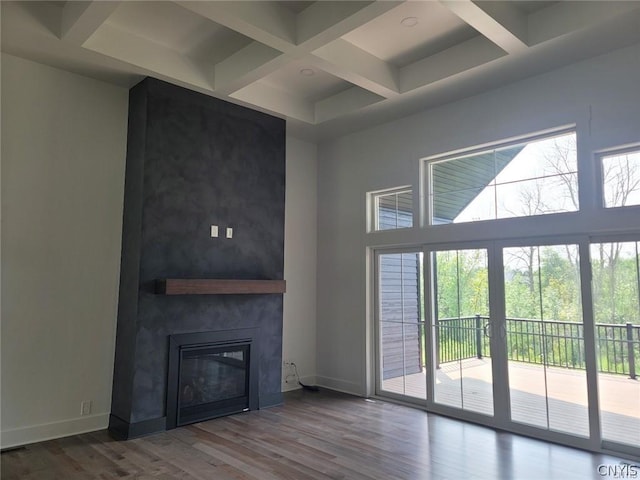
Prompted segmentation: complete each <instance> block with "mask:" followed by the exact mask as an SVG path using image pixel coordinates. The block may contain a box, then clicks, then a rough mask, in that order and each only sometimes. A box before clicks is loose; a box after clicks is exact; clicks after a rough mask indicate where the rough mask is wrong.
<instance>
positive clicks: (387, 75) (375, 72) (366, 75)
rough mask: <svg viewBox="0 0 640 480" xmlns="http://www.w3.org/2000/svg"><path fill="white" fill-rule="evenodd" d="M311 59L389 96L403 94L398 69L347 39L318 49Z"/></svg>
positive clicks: (352, 81) (350, 79)
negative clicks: (399, 83)
mask: <svg viewBox="0 0 640 480" xmlns="http://www.w3.org/2000/svg"><path fill="white" fill-rule="evenodd" d="M310 62H311V63H313V64H315V65H317V66H318V67H320V68H322V69H323V70H324V71H326V72H329V73H331V74H332V75H335V76H336V77H338V78H342V79H343V80H347V81H348V82H351V83H353V84H354V85H358V86H359V87H362V88H364V89H366V90H369V91H370V92H373V93H375V94H377V95H381V96H383V97H385V98H389V97H394V96H396V95H398V94H399V91H398V90H399V89H398V71H397V69H396V68H395V67H394V66H392V65H390V64H388V63H386V62H384V61H382V60H380V59H379V58H378V57H376V56H374V55H371V54H370V53H368V52H365V51H364V50H362V49H360V48H358V47H356V46H355V45H353V44H351V43H349V42H347V41H346V40H342V39H338V40H336V41H334V42H331V43H329V44H328V45H325V46H324V47H321V48H319V49H317V50H315V51H314V52H313V55H312V56H311V59H310Z"/></svg>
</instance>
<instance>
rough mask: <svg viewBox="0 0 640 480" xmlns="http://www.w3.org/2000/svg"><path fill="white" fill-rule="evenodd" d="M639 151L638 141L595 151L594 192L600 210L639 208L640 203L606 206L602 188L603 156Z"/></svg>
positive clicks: (639, 144)
mask: <svg viewBox="0 0 640 480" xmlns="http://www.w3.org/2000/svg"><path fill="white" fill-rule="evenodd" d="M632 152H633V153H636V152H637V153H639V154H640V143H631V144H626V145H620V146H617V147H612V148H607V149H606V150H600V151H598V152H595V154H594V156H595V161H596V168H595V173H596V175H595V176H596V182H597V186H596V193H597V195H598V209H599V210H601V211H616V210H618V211H619V210H628V209H640V204H633V205H615V206H611V207H607V206H606V202H605V200H606V199H605V188H604V180H605V178H604V163H603V160H604V159H605V157H615V156H620V155H624V154H626V153H632Z"/></svg>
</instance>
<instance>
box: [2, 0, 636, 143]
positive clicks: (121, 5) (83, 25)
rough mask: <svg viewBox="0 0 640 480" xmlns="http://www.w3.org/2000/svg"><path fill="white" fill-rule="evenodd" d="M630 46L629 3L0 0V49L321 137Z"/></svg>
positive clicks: (632, 16)
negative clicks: (226, 106)
mask: <svg viewBox="0 0 640 480" xmlns="http://www.w3.org/2000/svg"><path fill="white" fill-rule="evenodd" d="M638 41H640V1H621V2H616V1H585V2H576V1H571V2H557V1H472V0H441V1H404V2H403V1H390V0H389V1H388V0H384V1H351V0H343V1H175V2H169V1H160V2H159V1H141V2H137V1H121V2H118V1H68V2H60V1H57V2H53V1H51V2H34V1H27V2H12V1H2V50H3V51H4V52H7V53H10V54H13V55H18V56H22V57H25V58H29V59H33V60H35V61H39V62H42V63H45V64H49V65H53V66H57V67H61V68H64V69H67V70H71V71H74V72H77V73H81V74H84V75H88V76H92V77H95V78H99V79H103V80H106V81H111V82H116V83H118V84H121V85H126V86H131V85H133V84H135V83H136V82H137V81H139V80H140V79H141V78H142V77H143V76H146V75H150V76H154V77H156V78H160V79H162V80H166V81H169V82H172V83H175V84H178V85H182V86H184V87H187V88H191V89H193V90H197V91H200V92H202V93H205V94H208V95H212V96H215V97H219V98H223V99H227V100H230V101H233V102H235V103H239V104H242V105H246V106H249V107H252V108H256V109H259V110H262V111H266V112H269V113H272V114H274V115H277V116H280V117H283V118H286V119H287V120H288V123H289V125H290V128H291V129H292V130H294V132H298V133H299V134H300V135H302V136H308V137H311V138H323V137H327V136H330V135H336V134H340V133H344V132H348V131H352V130H355V129H357V128H363V127H366V126H369V125H372V124H375V123H379V122H382V121H385V120H389V119H392V118H395V117H398V116H400V115H406V114H408V113H412V112H414V111H417V110H419V109H424V108H428V107H431V106H435V105H438V104H442V103H445V102H450V101H455V100H457V99H459V98H463V97H465V96H469V95H473V94H476V93H479V92H481V91H484V90H487V89H491V88H497V87H500V86H502V85H504V84H506V83H508V82H511V81H514V80H518V79H521V78H525V77H528V76H531V75H536V74H539V73H543V72H545V71H548V70H550V69H553V68H558V67H560V66H563V65H566V64H568V63H572V62H575V61H578V60H581V59H584V58H588V57H590V56H594V55H597V54H600V53H604V52H607V51H610V50H612V49H615V48H620V47H623V46H626V45H630V44H633V43H636V42H638Z"/></svg>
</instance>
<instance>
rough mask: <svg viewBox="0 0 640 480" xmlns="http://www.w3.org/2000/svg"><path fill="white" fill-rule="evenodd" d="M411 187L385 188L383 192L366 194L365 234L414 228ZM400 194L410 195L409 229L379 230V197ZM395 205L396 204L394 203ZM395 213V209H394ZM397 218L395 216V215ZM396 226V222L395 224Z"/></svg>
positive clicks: (414, 217)
mask: <svg viewBox="0 0 640 480" xmlns="http://www.w3.org/2000/svg"><path fill="white" fill-rule="evenodd" d="M413 190H414V189H413V186H412V185H403V186H400V187H393V188H385V189H383V190H376V191H373V192H368V193H367V197H368V198H367V203H368V211H369V212H368V215H367V217H368V222H367V232H368V233H373V232H385V231H394V230H406V229H410V228H413V227H415V225H416V222H415V219H416V216H415V208H413V206H414V205H415V198H414V195H413ZM402 193H411V199H412V208H411V226H409V227H396V228H387V229H380V228H379V222H380V219H379V215H378V212H379V198H380V197H384V196H387V195H396V196H397V195H399V194H402ZM396 204H397V203H396ZM396 212H397V209H396ZM396 218H397V215H396ZM396 224H397V222H396Z"/></svg>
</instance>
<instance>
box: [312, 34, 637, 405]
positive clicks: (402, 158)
mask: <svg viewBox="0 0 640 480" xmlns="http://www.w3.org/2000/svg"><path fill="white" fill-rule="evenodd" d="M639 112H640V45H635V46H632V47H628V48H625V49H621V50H618V51H615V52H612V53H610V54H607V55H603V56H601V57H597V58H594V59H590V60H587V61H583V62H580V63H577V64H574V65H570V66H567V67H564V68H562V69H559V70H555V71H552V72H549V73H547V74H544V75H540V76H538V77H535V78H531V79H527V80H525V81H521V82H518V83H514V84H511V85H509V86H506V87H504V88H500V89H497V90H494V91H490V92H487V93H485V94H482V95H478V96H475V97H471V98H468V99H465V100H462V101H459V102H456V103H453V104H449V105H445V106H442V107H439V108H436V109H433V110H430V111H425V112H422V113H419V114H416V115H412V116H410V117H406V118H403V119H401V120H397V121H394V122H391V123H388V124H385V125H381V126H378V127H375V128H371V129H368V130H365V131H362V132H358V133H355V134H351V135H347V136H344V137H341V138H338V139H333V140H330V141H326V142H324V143H322V144H321V145H319V148H318V205H319V211H318V296H317V302H318V316H317V332H318V333H317V358H318V363H317V379H318V383H319V384H322V385H325V386H328V387H331V388H336V389H339V390H345V391H348V392H353V393H356V394H367V393H370V391H371V390H370V387H371V386H370V385H368V384H367V382H366V378H367V372H368V369H367V368H366V365H367V361H368V360H369V359H370V358H371V355H370V352H369V351H368V349H370V348H369V346H370V343H368V342H367V335H371V332H370V329H368V328H367V326H368V325H370V323H368V322H369V321H370V316H369V312H368V308H369V305H370V301H369V300H368V298H367V286H366V284H367V281H368V280H369V279H370V276H369V272H368V269H369V264H370V263H369V262H368V261H367V247H370V246H373V245H385V244H386V245H393V244H395V245H401V244H407V245H408V244H412V243H413V244H420V243H426V242H434V241H450V240H451V239H455V238H458V239H463V238H464V233H465V232H466V231H467V230H465V229H467V228H469V227H466V226H463V225H457V226H446V227H443V228H440V227H439V228H438V229H434V228H431V229H422V228H413V229H410V230H408V231H397V232H379V233H374V234H367V233H366V231H365V229H366V222H365V215H366V202H365V197H366V192H368V191H373V190H378V189H382V188H390V187H396V186H400V185H412V186H413V191H414V192H419V183H420V182H419V179H420V170H419V164H420V162H419V159H420V158H424V157H427V156H431V155H437V154H441V153H445V152H449V151H452V150H457V149H462V148H467V147H472V146H475V145H479V144H483V143H487V142H494V141H499V140H502V139H507V138H510V137H515V136H521V135H526V134H528V133H532V132H537V131H542V130H545V129H549V128H554V127H559V126H564V125H570V124H576V128H577V133H578V149H579V162H580V168H581V169H582V170H583V171H584V172H586V173H587V174H589V173H591V174H592V173H593V171H594V160H593V158H594V157H593V152H594V151H596V150H599V149H604V148H608V147H614V146H619V145H624V144H628V143H634V142H640V113H639ZM587 176H588V175H587ZM582 178H583V179H584V178H586V177H585V176H583V177H582ZM591 186H592V185H588V186H587V185H585V187H587V188H584V189H582V195H581V201H582V203H581V205H582V206H583V207H584V212H581V213H580V214H578V215H574V217H575V221H572V222H566V221H565V218H564V217H556V218H555V219H545V220H543V222H544V225H545V226H546V227H545V228H547V229H548V230H549V231H554V229H556V228H557V230H558V232H560V231H562V230H563V229H565V230H566V231H570V230H573V231H575V230H576V229H580V231H584V232H588V231H591V230H593V229H595V230H599V231H608V230H616V229H621V228H629V227H633V226H635V228H640V220H638V218H637V210H636V211H635V212H633V213H629V212H627V213H621V214H620V215H617V214H616V215H611V216H610V217H608V218H607V219H601V218H598V212H597V211H596V207H595V206H596V198H595V195H594V193H593V189H591ZM581 188H582V187H581ZM415 196H417V195H415ZM416 203H417V202H416ZM502 225H503V224H501V226H502ZM504 226H505V229H504V231H502V230H501V234H505V235H511V236H528V235H535V234H536V233H537V232H536V231H535V229H534V228H532V227H531V226H530V224H528V225H527V226H525V227H523V225H522V223H518V221H505V222H504ZM449 227H452V228H449ZM539 227H540V225H537V226H536V228H539ZM476 233H477V230H476ZM457 234H460V235H459V236H457V237H456V235H457ZM482 235H485V236H486V238H492V237H495V235H496V233H495V227H490V228H485V231H483V232H482Z"/></svg>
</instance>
